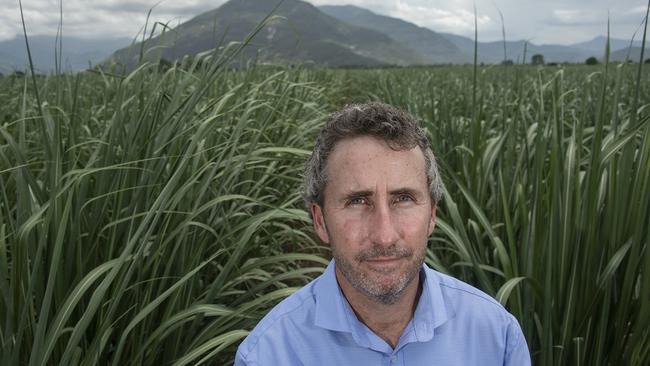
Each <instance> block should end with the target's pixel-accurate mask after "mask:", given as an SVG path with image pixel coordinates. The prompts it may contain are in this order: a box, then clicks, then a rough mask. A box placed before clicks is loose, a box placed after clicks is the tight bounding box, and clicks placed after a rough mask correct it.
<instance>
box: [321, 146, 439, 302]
mask: <svg viewBox="0 0 650 366" xmlns="http://www.w3.org/2000/svg"><path fill="white" fill-rule="evenodd" d="M326 169H327V176H328V182H327V186H326V188H325V195H324V197H325V198H324V205H323V206H324V207H321V206H320V205H317V204H312V207H311V211H312V215H313V217H314V228H315V230H316V233H317V234H318V236H319V237H320V238H321V240H323V241H324V242H325V243H329V244H330V245H331V248H332V254H333V256H334V259H335V260H336V268H337V272H338V273H337V278H339V281H346V282H347V283H348V284H349V285H350V286H351V287H352V288H354V289H355V290H356V291H357V292H358V293H360V294H363V295H365V296H366V297H368V298H370V299H372V300H374V301H378V302H380V303H384V304H393V303H395V302H396V301H397V300H399V299H400V298H401V295H402V294H403V293H404V291H405V289H406V288H407V287H408V285H416V284H417V282H413V281H412V280H413V279H414V278H416V277H417V276H418V273H419V270H420V267H421V265H422V262H423V261H424V256H425V253H426V243H427V237H428V236H429V235H430V234H431V232H432V231H433V227H434V224H435V207H433V206H432V204H431V198H430V196H429V191H428V186H427V178H426V174H425V163H424V155H423V154H422V151H421V150H420V148H419V147H415V148H413V149H411V150H404V151H395V150H393V149H391V148H390V147H389V146H388V145H387V144H386V143H385V142H383V141H380V140H377V139H375V138H373V137H367V136H363V137H355V138H351V139H347V140H343V141H341V142H339V143H338V144H337V145H336V146H335V147H334V149H333V151H332V152H331V154H330V156H329V159H328V163H327V168H326ZM341 275H342V276H341ZM342 285H343V284H342ZM350 286H348V287H350Z"/></svg>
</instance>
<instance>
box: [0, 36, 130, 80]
mask: <svg viewBox="0 0 650 366" xmlns="http://www.w3.org/2000/svg"><path fill="white" fill-rule="evenodd" d="M28 40H29V48H30V50H31V53H32V60H33V62H34V68H35V69H36V70H37V71H39V72H49V71H51V70H54V68H55V57H54V50H55V44H56V37H53V36H33V37H29V38H28ZM130 42H131V40H130V39H128V38H113V39H92V40H88V39H81V38H77V37H64V38H63V53H62V57H61V61H62V68H63V70H66V71H80V70H84V69H86V68H88V66H89V64H97V63H99V62H101V61H102V60H104V59H105V58H106V57H108V56H110V54H111V53H112V52H113V51H114V50H116V49H117V48H120V47H124V46H125V45H128V44H129V43H130ZM28 67H29V61H28V59H27V48H26V47H25V39H24V38H23V37H16V38H14V39H12V40H8V41H2V42H0V72H1V73H9V72H12V71H14V70H18V71H24V70H26V69H27V68H28Z"/></svg>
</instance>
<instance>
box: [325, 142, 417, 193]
mask: <svg viewBox="0 0 650 366" xmlns="http://www.w3.org/2000/svg"><path fill="white" fill-rule="evenodd" d="M326 170H327V186H326V187H325V190H326V192H328V191H334V192H338V191H348V190H371V191H372V190H375V189H377V188H378V187H382V188H388V189H397V188H410V189H418V190H424V191H427V178H426V172H425V161H424V154H423V153H422V150H421V149H420V147H419V146H415V147H414V148H412V149H409V150H394V149H392V148H391V147H390V146H388V144H387V143H386V142H384V141H381V140H378V139H376V138H374V137H370V136H361V137H354V138H349V139H345V140H343V141H340V142H338V143H337V144H336V146H335V147H334V149H333V150H332V152H331V153H330V156H329V159H328V162H327V167H326Z"/></svg>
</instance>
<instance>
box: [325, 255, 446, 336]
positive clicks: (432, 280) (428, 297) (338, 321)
mask: <svg viewBox="0 0 650 366" xmlns="http://www.w3.org/2000/svg"><path fill="white" fill-rule="evenodd" d="M335 266H336V264H335V262H334V260H332V261H331V262H330V263H329V265H328V266H327V268H326V269H325V272H324V273H323V275H322V276H321V277H320V279H319V280H318V282H317V283H316V284H315V285H314V295H315V298H316V313H315V325H316V326H318V327H321V328H325V329H329V330H334V331H339V332H350V333H353V335H354V334H355V333H357V332H356V331H355V326H354V325H353V324H351V321H350V319H356V316H355V315H354V313H353V312H352V309H351V307H350V305H349V304H348V302H347V300H346V299H345V297H344V295H343V293H342V292H341V288H340V287H339V284H338V282H337V281H336V274H335ZM420 276H421V277H420V278H421V279H423V286H422V294H421V295H420V299H419V301H418V305H417V307H416V308H415V313H414V314H413V319H412V325H413V329H414V331H415V336H416V338H417V340H418V341H420V342H426V341H429V340H431V338H433V334H434V329H435V328H437V327H439V326H440V325H442V324H444V323H445V322H446V321H447V320H448V319H449V318H450V316H451V315H453V314H452V312H453V311H452V310H451V309H449V311H448V308H447V306H446V304H445V299H444V298H443V294H442V290H441V288H440V282H439V280H438V276H436V273H435V271H433V270H432V269H430V268H429V267H427V266H426V265H425V264H423V265H422V269H421V271H420Z"/></svg>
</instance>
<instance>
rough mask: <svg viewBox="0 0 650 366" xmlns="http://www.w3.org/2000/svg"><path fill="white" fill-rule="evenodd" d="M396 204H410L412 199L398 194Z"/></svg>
mask: <svg viewBox="0 0 650 366" xmlns="http://www.w3.org/2000/svg"><path fill="white" fill-rule="evenodd" d="M396 201H397V202H411V201H413V197H411V196H409V195H408V194H400V195H399V196H397V200H396Z"/></svg>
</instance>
